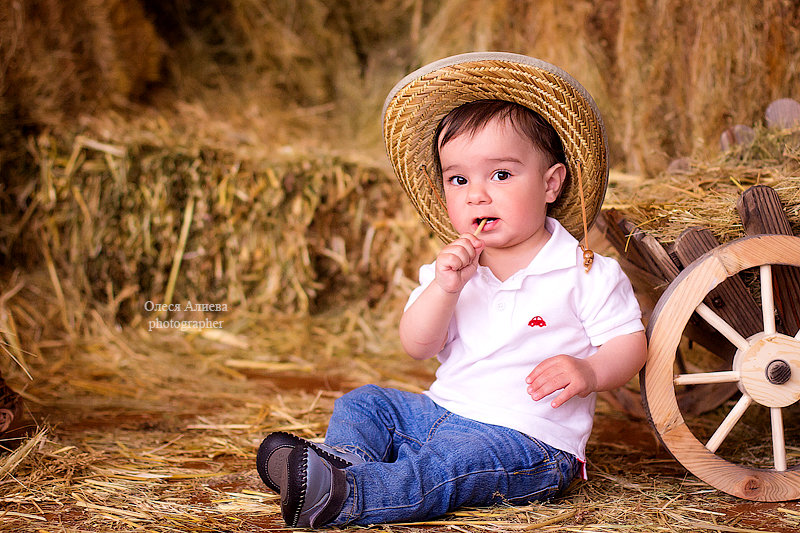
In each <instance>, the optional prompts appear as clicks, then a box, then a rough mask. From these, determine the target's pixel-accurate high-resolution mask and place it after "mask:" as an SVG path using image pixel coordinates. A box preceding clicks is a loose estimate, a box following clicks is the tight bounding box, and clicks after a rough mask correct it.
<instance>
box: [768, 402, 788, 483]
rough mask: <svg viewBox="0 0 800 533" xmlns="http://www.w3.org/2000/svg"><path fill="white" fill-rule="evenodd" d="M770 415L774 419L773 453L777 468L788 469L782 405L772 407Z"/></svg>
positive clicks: (781, 470)
mask: <svg viewBox="0 0 800 533" xmlns="http://www.w3.org/2000/svg"><path fill="white" fill-rule="evenodd" d="M769 417H770V419H771V421H772V454H773V456H774V457H775V470H777V471H778V472H784V471H785V470H786V446H785V445H784V441H783V416H782V414H781V408H780V407H770V409H769Z"/></svg>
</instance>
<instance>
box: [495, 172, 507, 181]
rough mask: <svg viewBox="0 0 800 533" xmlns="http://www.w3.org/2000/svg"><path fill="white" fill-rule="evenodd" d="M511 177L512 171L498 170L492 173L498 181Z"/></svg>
mask: <svg viewBox="0 0 800 533" xmlns="http://www.w3.org/2000/svg"><path fill="white" fill-rule="evenodd" d="M510 177H511V172H509V171H507V170H496V171H495V173H494V174H492V179H493V180H497V181H505V180H507V179H508V178H510Z"/></svg>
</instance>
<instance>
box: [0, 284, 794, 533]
mask: <svg viewBox="0 0 800 533" xmlns="http://www.w3.org/2000/svg"><path fill="white" fill-rule="evenodd" d="M33 298H34V297H33V296H32V294H31V293H30V292H29V291H28V290H27V289H23V290H21V291H19V292H18V293H17V296H15V297H14V298H12V299H10V301H8V302H7V305H8V306H10V308H11V309H16V308H17V305H18V304H17V302H16V301H15V300H17V299H19V300H20V301H21V300H24V299H27V300H32V299H33ZM42 303H45V302H42ZM46 303H48V304H49V305H55V303H54V302H46ZM398 313H399V308H397V307H394V308H391V307H389V308H386V309H384V310H382V311H381V312H375V311H373V310H370V309H369V308H367V307H366V306H364V305H363V304H353V305H349V306H346V307H342V308H338V309H335V310H331V311H330V312H329V313H325V314H322V315H318V316H315V317H309V316H308V315H270V316H265V315H260V316H255V315H248V314H246V313H230V314H228V315H225V316H224V317H220V318H222V319H223V320H224V321H225V326H224V329H223V330H222V332H219V331H217V332H214V331H210V332H209V331H205V332H197V331H187V332H180V331H177V330H162V331H158V332H148V331H146V330H145V329H144V328H142V327H138V328H123V329H121V330H120V329H116V328H109V327H108V326H107V325H105V323H103V322H102V321H96V322H92V323H91V327H89V328H88V330H87V333H86V334H85V335H83V336H79V337H74V338H72V339H66V340H63V341H56V340H54V339H48V338H41V339H39V340H38V341H36V342H33V343H31V344H29V345H27V346H26V347H25V349H26V351H27V352H28V353H27V365H28V369H29V371H30V372H31V373H32V375H33V376H34V377H35V379H34V380H32V381H31V380H28V378H27V377H26V376H25V375H24V373H23V372H22V371H20V369H19V368H18V367H16V366H14V365H11V364H6V365H5V366H4V367H3V371H4V376H6V377H7V378H8V380H9V382H10V383H11V384H12V385H14V386H15V388H17V389H18V390H20V391H22V394H23V396H24V397H25V399H26V404H27V406H28V409H29V411H30V414H31V415H32V416H33V417H34V418H35V419H36V420H37V422H38V423H39V430H38V432H37V433H36V434H34V435H33V436H32V437H31V438H30V440H28V441H26V442H25V443H23V445H22V446H21V447H20V448H19V449H18V450H17V451H16V452H14V453H13V454H6V455H3V456H0V501H2V503H3V505H2V516H3V518H2V520H0V530H7V531H17V532H39V531H42V530H44V531H54V530H57V531H69V532H72V531H133V530H146V531H155V532H172V531H264V530H281V529H283V528H282V522H281V519H280V512H279V504H278V500H277V496H276V495H274V494H271V493H269V492H268V490H267V489H266V488H265V487H264V486H263V484H261V482H260V480H259V479H258V476H257V474H256V472H255V469H254V464H253V461H254V457H255V450H256V448H257V446H258V444H259V443H260V441H261V439H262V438H263V437H264V435H266V434H267V433H268V432H270V431H275V430H284V431H292V432H295V433H298V434H300V435H303V436H305V437H308V438H318V437H321V436H322V435H323V434H324V431H325V427H326V424H327V419H328V417H329V415H330V412H331V409H332V405H333V401H334V400H335V398H336V397H338V396H339V395H340V394H341V393H342V392H344V391H346V390H349V389H351V388H353V387H356V386H358V385H361V384H366V383H378V384H381V385H385V386H393V387H398V388H402V389H406V390H415V391H418V390H421V389H423V388H424V387H426V386H427V385H428V384H429V383H430V381H431V379H432V370H433V364H432V363H430V362H426V363H420V362H414V361H412V360H410V359H408V358H407V357H406V356H404V355H402V354H401V350H400V348H399V345H398V342H397V338H396V334H395V324H396V320H397V317H398ZM709 416H710V420H709V422H708V424H713V423H714V420H715V419H718V418H719V416H721V415H719V414H716V413H713V414H711V415H709ZM792 420H797V419H796V418H794V419H792ZM761 425H762V423H761V422H760V421H758V420H753V421H749V420H748V422H747V426H746V427H744V428H743V429H742V435H743V437H742V438H741V439H740V440H738V441H737V442H738V443H739V446H738V447H737V448H736V450H733V451H732V452H731V453H734V454H738V455H737V456H736V457H737V458H740V459H745V460H752V458H753V457H755V458H759V457H768V456H769V454H770V449H769V442H768V439H767V441H763V440H762V439H761V438H760V437H759V435H760V433H758V432H756V430H759V431H760V429H761ZM798 429H800V428H796V427H794V426H793V425H792V424H791V423H790V422H789V419H787V431H788V432H789V435H794V433H796V432H797V431H798ZM789 438H793V437H789ZM788 442H789V444H790V447H789V460H790V463H791V464H795V463H796V461H797V460H798V458H800V449H798V448H797V447H794V445H792V442H794V441H793V440H789V441H788ZM589 457H590V474H591V475H590V480H589V481H588V482H578V483H576V484H575V485H574V486H573V488H572V489H571V490H570V492H569V493H568V494H567V495H566V496H565V497H564V498H562V499H559V500H557V501H554V502H550V503H545V504H533V505H529V506H519V507H513V506H496V507H493V508H489V509H466V510H462V511H459V512H456V513H453V514H450V515H447V516H445V517H443V518H442V519H440V520H435V521H431V522H426V523H414V524H391V525H382V526H375V527H374V529H379V530H381V531H398V532H401V531H409V532H415V531H425V530H433V531H459V532H463V531H517V530H537V529H538V530H542V531H598V532H611V531H620V530H621V531H631V532H645V531H647V532H650V531H676V532H677V531H704V530H708V531H731V532H746V531H775V532H788V531H795V530H796V528H797V527H800V506H799V505H798V504H797V503H781V504H754V503H749V502H744V501H742V500H738V499H736V498H733V497H730V496H727V495H725V494H722V493H720V492H718V491H716V490H714V489H713V488H711V487H709V486H707V485H705V484H704V483H702V482H700V481H698V480H697V479H696V478H694V477H693V476H692V475H691V474H689V473H687V472H686V471H685V470H684V469H683V467H682V466H681V465H680V464H678V463H676V462H675V461H674V460H672V459H671V458H670V457H669V456H668V455H667V454H666V453H665V452H664V450H663V449H660V448H659V447H658V445H657V444H656V440H655V438H654V437H653V436H652V434H651V433H650V429H649V427H648V426H647V425H646V423H645V422H643V421H638V420H631V419H628V418H626V417H625V416H624V415H623V414H621V413H619V412H617V411H614V410H612V409H610V408H609V407H608V406H607V405H606V404H604V403H602V402H601V403H600V406H599V410H598V415H597V423H596V428H595V432H594V434H593V437H592V440H591V441H590V445H589ZM53 528H55V529H53ZM355 529H361V528H355Z"/></svg>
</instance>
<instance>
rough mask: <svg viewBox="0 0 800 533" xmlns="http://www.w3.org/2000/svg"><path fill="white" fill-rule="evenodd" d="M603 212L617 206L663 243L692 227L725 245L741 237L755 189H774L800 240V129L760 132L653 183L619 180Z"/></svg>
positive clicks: (758, 130) (653, 180) (764, 129)
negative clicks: (743, 202)
mask: <svg viewBox="0 0 800 533" xmlns="http://www.w3.org/2000/svg"><path fill="white" fill-rule="evenodd" d="M615 185H616V186H615V187H614V188H612V189H611V190H610V192H609V195H608V197H607V199H606V203H605V204H604V207H606V208H609V207H615V208H617V209H619V210H620V211H622V212H623V213H624V214H625V215H626V217H627V218H629V219H630V220H631V222H633V223H635V224H636V225H637V226H639V227H640V228H641V229H643V230H645V231H647V232H648V233H650V234H651V235H653V236H654V237H656V238H657V239H658V240H659V241H661V242H662V243H664V244H669V243H671V242H673V241H674V240H675V238H676V237H677V236H678V235H680V233H681V232H682V231H684V230H685V229H687V228H689V227H692V226H704V227H707V228H709V229H710V230H711V231H712V232H713V233H714V235H715V236H716V237H717V238H718V240H719V241H720V242H728V241H730V240H732V239H735V238H738V237H742V236H743V235H744V230H743V228H742V223H741V220H740V219H739V215H738V213H737V211H736V201H737V199H738V197H739V195H740V194H741V193H742V191H743V190H745V189H746V188H747V187H749V186H751V185H769V186H771V187H772V188H774V189H775V190H776V191H777V193H778V196H779V197H780V199H781V202H782V204H783V206H784V210H785V212H786V214H787V216H788V217H789V220H790V223H791V225H792V228H793V230H794V233H795V235H800V130H798V129H795V130H782V131H781V130H770V129H767V128H759V129H757V130H756V136H755V139H754V141H753V142H752V143H750V144H745V145H738V146H734V147H733V148H732V149H731V150H729V151H726V152H722V153H720V154H717V155H715V156H714V157H711V158H694V159H690V160H688V161H687V166H686V168H685V169H684V170H680V171H676V172H675V173H666V172H665V173H662V174H660V175H659V176H657V177H656V178H654V179H651V180H641V179H638V178H633V179H628V180H625V179H624V178H623V179H618V180H616V183H615Z"/></svg>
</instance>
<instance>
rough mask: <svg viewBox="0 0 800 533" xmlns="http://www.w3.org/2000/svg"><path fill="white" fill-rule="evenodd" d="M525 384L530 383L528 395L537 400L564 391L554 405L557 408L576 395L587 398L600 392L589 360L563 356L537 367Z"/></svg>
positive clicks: (546, 360) (548, 360) (547, 360)
mask: <svg viewBox="0 0 800 533" xmlns="http://www.w3.org/2000/svg"><path fill="white" fill-rule="evenodd" d="M525 382H526V383H527V384H528V394H530V396H531V398H533V399H534V401H538V400H541V399H542V398H544V397H545V396H547V395H548V394H552V393H553V392H555V391H557V390H560V389H563V391H562V392H561V394H559V395H558V396H556V398H555V400H553V402H552V403H551V404H550V405H551V406H552V407H553V408H556V407H558V406H560V405H562V404H563V403H564V402H566V401H567V400H569V399H570V398H572V397H573V396H580V397H581V398H585V397H586V396H588V395H589V394H591V393H592V392H594V391H595V390H596V389H597V376H596V375H595V372H594V369H593V368H592V365H591V364H590V363H589V361H587V360H586V359H577V358H575V357H571V356H569V355H563V354H562V355H556V356H555V357H550V358H549V359H545V360H544V361H542V362H541V363H539V364H538V365H536V368H534V369H533V372H531V373H530V374H528V377H527V378H525Z"/></svg>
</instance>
